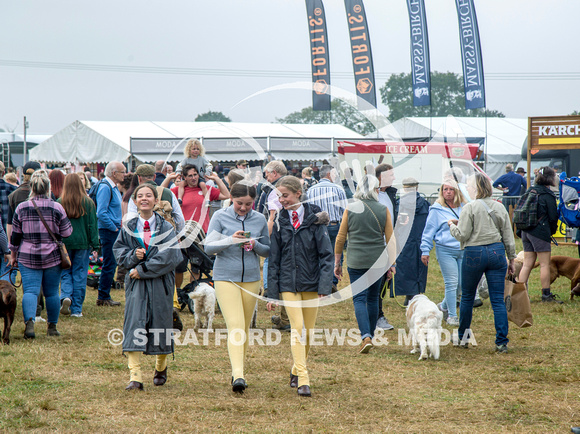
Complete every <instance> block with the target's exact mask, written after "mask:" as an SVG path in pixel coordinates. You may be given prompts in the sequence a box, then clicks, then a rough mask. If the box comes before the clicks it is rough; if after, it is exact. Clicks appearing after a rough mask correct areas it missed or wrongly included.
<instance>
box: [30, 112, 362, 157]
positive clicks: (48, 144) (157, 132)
mask: <svg viewBox="0 0 580 434" xmlns="http://www.w3.org/2000/svg"><path fill="white" fill-rule="evenodd" d="M190 138H199V139H200V140H201V141H202V143H203V145H204V147H205V149H206V158H208V159H209V160H211V161H236V160H239V159H246V160H262V159H264V158H265V157H266V155H267V154H268V153H269V154H271V155H272V156H273V157H274V158H277V159H283V160H298V161H300V160H323V159H327V158H329V157H330V156H331V155H332V152H333V142H334V139H336V138H342V139H362V136H361V135H359V134H357V133H355V132H354V131H352V130H350V129H348V128H346V127H344V126H342V125H337V124H324V125H319V124H266V123H239V122H149V121H147V122H100V121H75V122H73V123H72V124H71V125H69V126H67V127H66V128H64V129H63V130H61V131H59V132H58V133H56V134H55V135H54V136H52V137H51V138H49V139H48V140H46V141H44V142H43V143H41V144H40V145H39V146H38V147H37V148H36V149H34V151H33V152H32V151H31V153H30V158H31V159H35V160H36V161H44V162H71V163H72V162H82V163H97V162H108V161H112V160H118V161H125V160H127V159H128V158H129V157H130V156H133V157H134V158H136V159H138V160H140V161H142V162H154V161H157V160H165V159H167V160H169V161H179V160H181V159H182V158H183V149H184V147H185V144H186V143H187V140H189V139H190Z"/></svg>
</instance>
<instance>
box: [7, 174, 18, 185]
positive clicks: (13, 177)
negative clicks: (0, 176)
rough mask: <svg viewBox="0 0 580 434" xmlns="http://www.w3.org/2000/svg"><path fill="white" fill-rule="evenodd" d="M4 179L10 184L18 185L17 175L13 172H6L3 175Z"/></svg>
mask: <svg viewBox="0 0 580 434" xmlns="http://www.w3.org/2000/svg"><path fill="white" fill-rule="evenodd" d="M4 181H6V182H7V183H8V184H10V185H15V186H17V187H18V177H17V176H16V173H14V172H8V173H7V174H6V175H4Z"/></svg>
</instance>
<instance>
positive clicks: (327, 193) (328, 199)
mask: <svg viewBox="0 0 580 434" xmlns="http://www.w3.org/2000/svg"><path fill="white" fill-rule="evenodd" d="M319 174H320V182H319V183H318V184H314V185H313V186H312V187H310V188H309V189H308V191H307V196H308V202H310V203H313V204H315V205H318V206H319V207H320V209H321V210H322V211H326V212H327V213H328V216H329V217H330V223H329V224H328V236H329V237H330V243H331V244H332V252H333V253H334V244H335V243H336V236H337V235H338V230H339V229H340V222H341V220H342V215H343V214H344V210H345V208H346V205H347V199H346V193H345V191H344V188H342V185H341V184H339V182H340V180H338V173H336V170H335V169H334V168H333V167H332V166H331V165H329V164H325V165H323V166H322V167H321V168H320V170H319ZM341 261H342V259H341ZM337 284H338V279H337V278H336V276H332V286H333V288H332V289H333V292H334V291H336V290H337V288H336V285H337Z"/></svg>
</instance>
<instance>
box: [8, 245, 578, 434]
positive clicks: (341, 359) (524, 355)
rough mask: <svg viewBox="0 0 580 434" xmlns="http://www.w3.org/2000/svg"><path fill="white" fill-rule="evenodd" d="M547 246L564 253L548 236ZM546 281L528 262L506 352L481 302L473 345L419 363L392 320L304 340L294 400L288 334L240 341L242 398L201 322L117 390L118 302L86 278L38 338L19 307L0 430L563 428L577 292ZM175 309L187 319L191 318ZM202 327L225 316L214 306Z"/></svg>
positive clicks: (346, 310) (328, 323)
mask: <svg viewBox="0 0 580 434" xmlns="http://www.w3.org/2000/svg"><path fill="white" fill-rule="evenodd" d="M520 247H521V244H520ZM553 254H564V255H569V256H574V257H576V254H577V253H576V248H575V247H556V248H555V249H554V252H553ZM345 283H346V282H345ZM552 289H553V291H554V292H556V293H557V294H559V295H560V297H561V298H562V299H563V300H565V304H564V305H563V306H556V305H552V304H544V303H541V302H540V301H539V300H540V289H539V271H538V270H537V269H536V270H533V272H532V276H531V280H530V296H531V300H532V310H533V314H534V325H533V327H531V328H526V329H518V328H516V327H515V326H513V324H511V323H510V333H509V338H510V344H509V348H510V352H509V353H508V354H503V355H499V354H496V353H495V352H494V335H495V331H494V328H493V315H492V312H491V308H490V305H489V301H485V304H484V306H483V307H481V308H479V309H476V310H475V312H474V318H473V330H474V332H475V333H476V338H477V341H478V346H477V347H475V348H470V349H468V350H464V349H458V348H453V347H452V346H446V347H443V348H442V349H441V359H440V360H439V361H434V360H428V361H421V362H420V361H418V360H417V356H416V355H412V354H409V350H410V348H408V347H405V346H400V345H398V344H397V331H396V330H395V331H393V332H387V334H386V336H387V337H388V338H389V345H385V346H380V347H375V348H374V349H373V350H372V351H371V352H370V353H369V354H367V355H358V354H357V352H356V346H349V345H344V346H339V345H337V344H336V343H335V344H334V345H332V346H327V345H321V346H315V347H312V350H311V353H310V357H309V360H308V367H309V372H310V378H311V386H312V392H313V397H312V398H311V399H299V398H298V397H297V396H296V391H295V390H293V389H290V388H289V387H288V384H287V383H288V373H289V370H290V367H291V365H292V357H291V353H290V344H289V335H288V334H284V335H283V336H282V341H281V343H280V344H279V345H276V346H251V347H250V348H249V350H248V357H247V361H246V368H245V369H246V380H247V381H248V384H249V388H248V389H247V391H246V393H245V394H244V395H242V396H236V395H233V394H232V392H231V388H230V385H229V382H230V375H231V374H230V365H229V358H228V354H227V347H226V345H225V341H222V343H221V345H219V346H216V345H215V344H214V340H213V335H211V334H210V335H209V337H210V339H209V345H207V346H204V345H188V346H185V347H177V349H176V352H175V360H170V361H169V370H168V382H167V384H166V385H165V386H163V387H154V386H153V384H152V376H153V367H154V358H153V357H147V356H143V357H142V369H143V373H144V383H145V392H144V393H129V392H126V391H125V390H124V388H125V386H126V384H127V382H128V380H129V374H128V369H127V367H126V358H125V357H124V356H123V355H122V354H121V349H120V347H115V346H112V345H110V344H109V343H108V341H107V334H108V332H109V330H111V329H113V328H122V325H123V309H122V308H97V307H96V306H95V300H96V291H93V290H88V294H87V300H86V302H85V308H84V315H85V317H84V318H80V319H74V318H68V317H61V319H60V321H59V325H58V328H59V330H60V332H61V333H62V336H61V337H60V338H57V339H49V338H47V337H46V335H45V331H44V330H45V327H46V326H45V325H43V324H37V327H36V333H37V339H36V340H35V341H32V342H29V341H25V340H24V339H23V337H22V334H23V330H24V324H23V321H22V311H21V308H20V306H19V308H18V310H17V319H16V322H15V324H14V326H13V329H12V343H11V345H10V346H3V347H0V384H1V386H0V430H2V431H10V432H14V431H16V432H21V431H31V430H35V431H39V432H48V431H54V430H58V431H61V432H73V431H74V432H78V431H80V430H83V431H85V432H89V431H91V432H92V431H96V432H110V431H115V432H128V431H131V432H156V431H160V432H168V431H169V432H193V431H196V432H197V431H201V432H215V431H217V430H220V431H227V432H230V431H235V432H264V431H268V432H282V431H284V432H329V433H330V432H337V431H343V432H353V431H369V432H377V431H390V432H397V433H398V432H457V433H459V432H461V433H463V432H471V431H478V432H486V433H487V432H530V433H536V432H568V431H569V429H570V426H571V425H578V424H580V413H579V411H578V409H579V408H580V405H579V404H580V391H579V387H578V385H579V384H580V383H579V381H580V373H579V370H578V360H579V356H580V351H579V350H578V346H579V344H578V338H579V332H578V326H577V322H578V313H579V311H580V300H575V301H572V302H571V301H569V300H568V295H569V281H568V280H567V279H565V278H560V279H559V280H558V281H556V282H555V284H554V286H553V288H552ZM443 292H444V288H443V280H442V278H441V274H440V271H439V267H438V264H437V261H436V259H435V255H434V254H433V255H432V257H431V262H430V267H429V278H428V287H427V295H428V296H429V297H430V298H431V299H432V300H433V301H435V302H439V301H441V299H442V297H443ZM20 298H21V292H20V291H19V299H20ZM113 298H114V299H116V300H120V301H123V293H122V292H121V291H113ZM259 309H260V310H259V317H258V326H259V327H260V328H262V329H264V330H265V329H267V328H268V327H269V326H270V315H271V314H270V313H268V312H267V311H266V310H265V307H264V305H263V304H262V303H260V305H259ZM385 310H386V312H385V313H386V314H387V316H388V318H389V321H390V322H391V323H392V324H393V325H395V328H404V327H405V311H404V310H403V309H402V308H400V307H399V306H398V305H397V303H395V301H394V300H392V299H387V300H386V302H385ZM182 315H183V319H184V322H185V326H186V327H193V316H192V315H190V314H189V313H185V312H184V313H183V314H182ZM317 327H318V328H326V329H332V328H338V329H341V328H356V320H355V316H354V310H353V306H352V300H350V299H348V300H345V301H343V302H341V303H338V304H335V305H332V306H328V307H325V308H321V309H320V310H319V318H318V321H317ZM214 328H216V329H219V328H225V324H224V321H223V318H222V317H221V315H219V314H218V315H217V316H216V319H215V323H214ZM198 339H199V340H200V342H201V341H202V338H201V335H199V336H198Z"/></svg>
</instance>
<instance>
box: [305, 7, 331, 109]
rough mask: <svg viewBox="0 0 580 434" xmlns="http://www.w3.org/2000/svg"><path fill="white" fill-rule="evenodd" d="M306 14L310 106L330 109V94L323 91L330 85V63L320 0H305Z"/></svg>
mask: <svg viewBox="0 0 580 434" xmlns="http://www.w3.org/2000/svg"><path fill="white" fill-rule="evenodd" d="M306 13H307V16H308V37H309V39H310V54H311V66H312V83H313V84H314V88H313V89H314V90H313V92H312V108H313V109H314V110H330V94H327V93H325V92H326V91H327V89H328V86H329V85H330V63H329V57H328V37H327V33H326V18H325V15H324V5H323V4H322V0H306Z"/></svg>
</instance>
